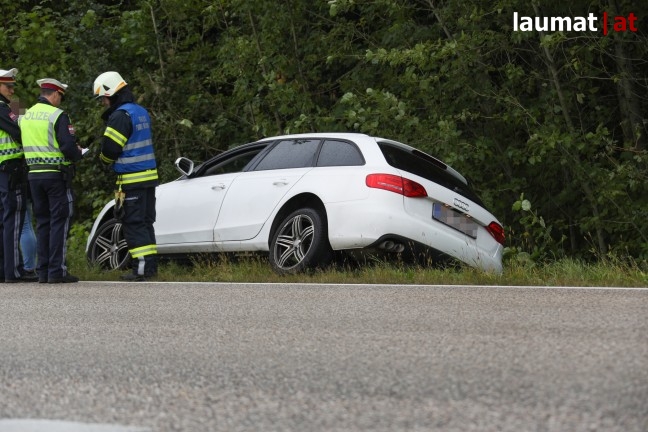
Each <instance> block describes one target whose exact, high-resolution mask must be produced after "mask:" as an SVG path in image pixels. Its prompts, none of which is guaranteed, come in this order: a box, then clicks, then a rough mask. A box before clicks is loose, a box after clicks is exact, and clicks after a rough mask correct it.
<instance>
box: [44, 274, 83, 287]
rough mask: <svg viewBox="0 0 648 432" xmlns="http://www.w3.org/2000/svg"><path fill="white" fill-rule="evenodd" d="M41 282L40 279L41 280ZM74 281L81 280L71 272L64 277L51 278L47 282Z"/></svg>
mask: <svg viewBox="0 0 648 432" xmlns="http://www.w3.org/2000/svg"><path fill="white" fill-rule="evenodd" d="M39 282H40V280H39ZM74 282H79V278H78V277H76V276H72V275H71V274H69V273H68V274H66V275H65V276H63V277H60V278H50V279H49V280H48V281H47V283H51V284H58V283H74Z"/></svg>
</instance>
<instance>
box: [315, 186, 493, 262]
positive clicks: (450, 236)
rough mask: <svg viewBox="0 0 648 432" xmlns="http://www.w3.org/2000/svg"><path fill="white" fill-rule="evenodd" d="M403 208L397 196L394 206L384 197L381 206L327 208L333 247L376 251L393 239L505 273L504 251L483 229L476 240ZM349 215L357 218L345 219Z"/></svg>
mask: <svg viewBox="0 0 648 432" xmlns="http://www.w3.org/2000/svg"><path fill="white" fill-rule="evenodd" d="M399 205H400V209H399ZM402 205H403V203H402V199H400V197H399V196H398V195H396V194H394V198H393V203H385V200H384V197H383V200H381V201H379V202H374V201H372V200H363V201H356V202H351V203H349V202H347V203H333V204H329V205H327V216H328V230H329V241H330V243H331V247H332V248H333V249H334V250H344V249H359V248H367V247H375V246H377V245H378V244H379V243H380V242H379V241H380V240H383V239H384V240H387V239H388V237H389V236H393V237H394V238H401V239H406V240H410V241H412V242H415V243H417V244H420V245H424V246H427V247H429V248H431V249H433V250H434V251H436V252H439V253H441V254H445V255H448V256H451V257H453V258H455V259H458V260H459V261H462V262H464V263H466V264H468V265H470V266H472V267H476V268H480V269H482V270H485V271H493V272H496V273H501V272H502V254H503V250H504V248H503V246H502V245H501V244H499V243H497V242H496V241H495V239H493V238H492V236H491V235H490V234H489V233H488V232H487V231H486V230H485V229H483V227H481V229H480V230H479V232H478V234H477V236H478V238H476V239H474V238H471V237H469V236H467V235H465V234H463V233H461V232H459V231H457V230H455V229H453V228H451V227H449V226H446V225H444V224H441V223H439V222H436V221H434V220H432V218H431V214H430V218H429V220H428V219H426V218H421V217H419V216H417V215H412V214H409V213H406V212H403V210H402ZM350 207H352V208H350ZM391 209H396V210H391ZM348 214H354V215H355V216H356V217H354V218H348V217H345V215H348ZM486 236H488V237H486Z"/></svg>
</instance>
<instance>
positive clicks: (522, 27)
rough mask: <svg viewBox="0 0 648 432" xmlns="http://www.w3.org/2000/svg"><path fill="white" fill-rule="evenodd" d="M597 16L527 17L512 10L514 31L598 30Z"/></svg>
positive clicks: (591, 14) (590, 14)
mask: <svg viewBox="0 0 648 432" xmlns="http://www.w3.org/2000/svg"><path fill="white" fill-rule="evenodd" d="M597 21H598V18H597V17H596V16H595V15H594V14H593V13H591V12H590V13H589V15H588V16H587V18H585V17H573V18H571V17H534V18H532V17H528V16H518V13H517V12H513V30H514V31H572V30H573V31H587V30H590V31H598V29H597V28H596V23H597Z"/></svg>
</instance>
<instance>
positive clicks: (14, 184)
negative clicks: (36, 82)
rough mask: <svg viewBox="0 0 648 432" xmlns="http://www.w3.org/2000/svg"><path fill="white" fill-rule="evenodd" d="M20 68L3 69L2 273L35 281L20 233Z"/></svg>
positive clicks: (22, 198) (22, 214) (0, 137)
mask: <svg viewBox="0 0 648 432" xmlns="http://www.w3.org/2000/svg"><path fill="white" fill-rule="evenodd" d="M16 73H18V69H16V68H13V69H9V70H0V225H1V227H0V259H2V262H3V266H2V272H1V273H0V275H1V276H0V277H1V280H4V281H5V282H10V283H11V282H35V281H36V280H38V278H37V277H36V276H35V275H34V274H31V275H30V274H27V273H26V272H25V270H24V268H23V262H22V256H21V254H20V233H21V232H22V227H23V222H24V220H25V210H26V199H25V197H26V193H25V192H26V188H27V187H26V178H25V175H26V173H25V157H24V155H23V149H22V145H21V139H20V126H18V123H17V120H18V117H17V116H16V115H15V114H14V113H13V112H12V111H11V107H10V106H9V103H10V102H11V98H12V97H13V94H14V86H15V85H16Z"/></svg>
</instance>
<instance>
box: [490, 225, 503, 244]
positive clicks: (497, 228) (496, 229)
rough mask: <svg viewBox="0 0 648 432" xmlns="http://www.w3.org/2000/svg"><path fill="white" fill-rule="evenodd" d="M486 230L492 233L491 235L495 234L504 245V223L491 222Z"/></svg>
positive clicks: (495, 237)
mask: <svg viewBox="0 0 648 432" xmlns="http://www.w3.org/2000/svg"><path fill="white" fill-rule="evenodd" d="M486 230H487V231H488V232H489V233H490V235H492V236H493V238H494V239H495V240H496V241H497V243H499V244H502V245H503V244H504V240H505V236H504V228H502V225H500V224H498V223H497V222H495V221H493V222H491V223H490V224H488V226H487V227H486Z"/></svg>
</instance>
